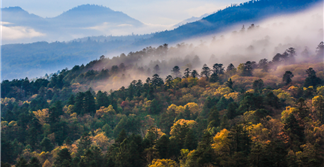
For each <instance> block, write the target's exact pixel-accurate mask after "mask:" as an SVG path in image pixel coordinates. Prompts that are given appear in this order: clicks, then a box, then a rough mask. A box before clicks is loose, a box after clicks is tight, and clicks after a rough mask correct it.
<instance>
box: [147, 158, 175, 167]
mask: <svg viewBox="0 0 324 167" xmlns="http://www.w3.org/2000/svg"><path fill="white" fill-rule="evenodd" d="M178 166H179V165H178V164H177V163H176V162H175V161H173V160H171V159H154V160H153V161H152V164H151V165H150V166H149V167H178Z"/></svg>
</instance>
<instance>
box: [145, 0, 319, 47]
mask: <svg viewBox="0 0 324 167" xmlns="http://www.w3.org/2000/svg"><path fill="white" fill-rule="evenodd" d="M316 2H323V0H298V1H295V0H259V1H255V0H251V1H249V2H246V3H243V4H240V5H232V6H231V7H228V8H226V9H224V10H220V11H218V12H216V13H214V14H212V15H209V16H207V17H205V18H203V19H202V20H199V21H196V22H193V23H188V24H185V25H183V26H180V27H178V28H176V29H174V30H170V31H164V32H160V33H156V34H155V35H154V36H153V37H152V38H151V39H148V40H145V41H143V43H145V44H151V43H158V44H159V43H169V42H175V41H179V40H183V39H186V38H191V37H195V36H200V35H207V34H211V33H215V32H220V31H222V30H225V29H226V28H229V27H231V26H233V25H236V24H241V23H244V22H250V23H251V22H255V21H258V20H261V19H265V18H267V17H270V16H275V15H280V14H288V13H293V12H297V11H300V10H303V9H307V8H308V7H310V6H311V5H314V4H315V3H316Z"/></svg>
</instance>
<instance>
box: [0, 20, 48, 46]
mask: <svg viewBox="0 0 324 167" xmlns="http://www.w3.org/2000/svg"><path fill="white" fill-rule="evenodd" d="M7 25H10V23H8V22H1V24H0V26H1V29H2V33H1V34H0V38H2V40H3V41H2V42H3V44H5V43H8V42H12V41H15V40H24V39H30V38H35V37H42V36H46V34H44V33H41V32H38V31H36V30H34V29H32V28H28V27H22V26H7Z"/></svg>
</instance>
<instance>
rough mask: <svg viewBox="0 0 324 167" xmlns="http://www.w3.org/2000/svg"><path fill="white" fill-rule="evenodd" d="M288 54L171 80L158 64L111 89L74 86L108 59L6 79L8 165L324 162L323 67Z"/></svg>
mask: <svg viewBox="0 0 324 167" xmlns="http://www.w3.org/2000/svg"><path fill="white" fill-rule="evenodd" d="M322 46H323V43H321V44H320V45H319V47H318V51H317V53H318V54H317V55H316V57H311V58H313V59H318V57H319V56H322V55H319V54H320V53H323V47H322ZM166 48H167V45H164V46H161V47H160V49H159V50H160V51H159V52H158V53H160V52H163V51H165V50H166ZM287 53H288V55H289V56H286V58H285V56H282V55H286V54H285V53H284V54H282V55H281V56H279V60H280V61H276V60H277V58H274V60H272V61H271V62H268V61H267V60H266V59H262V60H260V61H259V63H256V62H253V61H247V62H246V63H242V64H240V65H238V66H237V68H236V67H235V66H234V65H233V64H230V65H228V66H227V68H226V69H225V67H224V66H223V64H219V63H215V64H214V65H213V66H212V67H208V66H207V65H206V64H205V65H203V66H202V68H201V70H200V73H199V72H198V71H197V70H191V69H190V68H186V69H184V70H183V71H181V69H180V66H174V67H173V68H172V69H170V73H169V74H170V75H166V77H165V78H162V76H163V75H162V74H159V70H160V67H159V66H158V65H155V66H154V68H153V70H154V73H155V74H154V75H153V76H152V77H149V78H147V79H146V80H145V81H142V80H140V79H139V80H134V81H132V82H130V84H129V85H128V86H127V87H124V86H122V87H121V88H120V89H118V90H115V91H110V92H105V91H100V90H98V91H94V90H93V89H88V90H86V91H80V90H77V91H76V89H73V87H75V86H76V83H78V84H80V83H79V81H80V82H81V81H82V78H81V77H80V76H81V75H82V74H84V76H87V73H96V74H93V75H95V76H97V75H100V74H102V73H105V72H96V71H94V70H93V67H94V66H95V64H96V63H102V61H106V60H105V58H104V57H102V58H101V59H100V60H96V61H93V62H90V63H89V64H88V65H86V66H75V67H74V68H73V69H71V70H67V69H64V70H62V71H61V72H60V73H59V74H54V75H52V76H51V77H50V78H48V79H37V80H35V81H29V80H28V78H26V79H23V80H12V81H3V82H2V87H1V89H2V92H1V108H2V111H1V112H2V117H1V136H2V138H1V148H2V149H1V160H2V162H1V163H2V165H3V166H8V165H9V166H10V165H14V164H15V165H16V166H17V167H20V166H76V167H77V166H112V167H117V166H123V167H124V166H152V167H153V166H283V167H284V166H322V165H323V163H324V159H323V158H324V157H323V151H324V148H323V143H324V141H323V139H324V136H323V134H324V133H323V132H324V125H323V123H324V113H323V112H324V83H323V79H324V74H323V68H322V67H323V63H322V62H321V63H312V64H311V66H312V67H310V64H309V63H306V64H303V63H299V64H294V63H296V62H295V61H291V60H293V59H294V54H293V48H289V49H288V50H287ZM127 57H128V56H127ZM275 57H278V55H276V56H275ZM287 57H288V58H289V61H288V58H287ZM129 58H131V56H129ZM311 58H310V59H311ZM281 59H282V60H281ZM286 60H287V61H286ZM279 65H281V66H279ZM297 67H298V68H297ZM127 68H129V66H126V65H125V64H120V65H119V66H112V68H111V70H109V72H107V75H114V73H115V74H116V75H117V74H118V73H119V72H120V71H121V72H122V71H123V69H127ZM299 68H301V70H299ZM103 71H104V70H103ZM102 75H104V74H102ZM89 76H92V74H88V77H89ZM295 78H297V79H295ZM83 79H84V78H83ZM86 80H88V81H86V82H84V83H87V82H89V81H97V79H96V77H90V78H88V79H86ZM81 84H82V82H81ZM81 84H80V85H81Z"/></svg>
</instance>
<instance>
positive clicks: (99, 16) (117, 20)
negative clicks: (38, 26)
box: [47, 4, 143, 27]
mask: <svg viewBox="0 0 324 167" xmlns="http://www.w3.org/2000/svg"><path fill="white" fill-rule="evenodd" d="M47 20H48V21H49V22H51V23H53V24H60V25H61V26H62V27H63V26H64V27H66V26H68V27H90V26H94V25H100V24H103V23H110V24H111V25H129V26H134V27H137V26H143V23H141V22H140V21H138V20H136V19H134V18H131V17H129V16H128V15H126V14H125V13H123V12H118V11H113V10H111V9H110V8H107V7H103V6H98V5H89V4H88V5H81V6H78V7H75V8H73V9H71V10H68V11H67V12H64V13H62V14H60V15H59V16H56V17H54V18H49V19H47Z"/></svg>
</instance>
